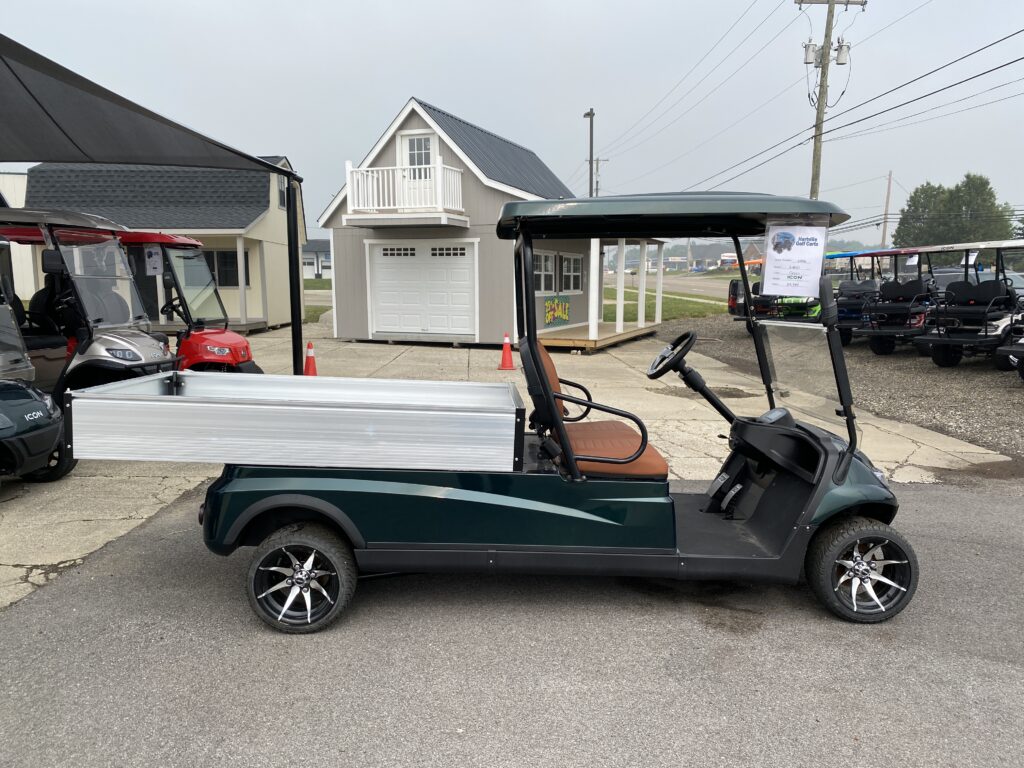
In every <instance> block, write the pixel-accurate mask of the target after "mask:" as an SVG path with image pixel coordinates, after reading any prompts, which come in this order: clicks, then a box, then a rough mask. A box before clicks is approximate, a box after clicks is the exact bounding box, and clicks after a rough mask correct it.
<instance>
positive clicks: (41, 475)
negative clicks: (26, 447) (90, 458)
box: [21, 434, 78, 483]
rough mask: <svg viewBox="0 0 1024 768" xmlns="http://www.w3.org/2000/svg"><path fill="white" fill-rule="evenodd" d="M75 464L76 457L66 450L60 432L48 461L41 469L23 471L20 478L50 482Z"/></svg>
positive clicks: (60, 476) (76, 461) (71, 468)
mask: <svg viewBox="0 0 1024 768" xmlns="http://www.w3.org/2000/svg"><path fill="white" fill-rule="evenodd" d="M77 465H78V459H73V458H71V451H69V450H68V447H67V441H65V440H64V435H63V434H61V436H60V441H59V442H58V443H57V447H56V448H54V449H53V453H51V454H50V459H49V463H48V464H47V465H46V466H45V467H43V468H42V469H37V470H35V471H34V472H27V473H25V474H24V475H22V477H21V479H22V480H27V481H28V482H30V483H52V482H53V481H54V480H60V479H61V478H62V477H64V476H66V475H68V474H70V472H71V470H73V469H74V468H75V467H76V466H77Z"/></svg>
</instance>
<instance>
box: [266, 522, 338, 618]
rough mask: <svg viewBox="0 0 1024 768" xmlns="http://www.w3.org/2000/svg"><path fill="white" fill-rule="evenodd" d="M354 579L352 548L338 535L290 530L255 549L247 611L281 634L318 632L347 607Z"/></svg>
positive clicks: (299, 527) (301, 526)
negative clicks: (250, 609)
mask: <svg viewBox="0 0 1024 768" xmlns="http://www.w3.org/2000/svg"><path fill="white" fill-rule="evenodd" d="M356 576H357V573H356V564H355V557H354V556H353V554H352V548H351V547H350V546H349V545H348V544H347V543H346V542H345V541H343V540H342V539H341V538H340V537H339V536H338V535H337V534H336V533H334V531H332V530H330V529H329V528H326V527H324V526H322V525H315V524H310V523H297V524H295V525H288V526H285V527H284V528H281V529H279V530H277V531H276V532H275V533H273V534H271V535H270V536H268V537H267V538H266V539H264V541H263V543H262V544H260V545H259V546H258V547H257V548H256V553H255V554H254V555H253V558H252V563H251V565H250V566H249V573H248V577H247V580H246V585H247V592H248V595H249V605H250V606H252V609H253V611H255V612H256V615H257V616H259V617H260V619H261V620H262V621H264V622H265V623H266V624H268V625H270V626H271V627H273V628H274V629H276V630H278V631H280V632H288V633H291V634H304V633H309V632H316V631H318V630H321V629H323V628H324V627H326V626H327V625H328V624H330V623H331V622H333V621H335V620H336V619H337V618H338V617H339V616H340V615H341V614H342V612H343V611H344V610H345V608H347V607H348V604H349V603H350V602H351V601H352V594H353V593H354V592H355V589H356Z"/></svg>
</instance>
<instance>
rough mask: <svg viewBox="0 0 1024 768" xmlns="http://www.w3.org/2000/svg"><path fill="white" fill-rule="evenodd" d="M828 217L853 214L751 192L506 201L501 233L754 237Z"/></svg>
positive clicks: (822, 204)
mask: <svg viewBox="0 0 1024 768" xmlns="http://www.w3.org/2000/svg"><path fill="white" fill-rule="evenodd" d="M775 217H780V218H793V217H808V218H809V219H818V218H821V217H825V218H827V220H828V225H829V226H834V225H836V224H841V223H842V222H844V221H846V220H847V219H848V218H850V217H849V215H848V214H846V213H845V212H844V211H843V210H842V209H841V208H839V207H838V206H835V205H833V204H832V203H828V202H825V201H823V200H808V199H806V198H802V197H779V196H776V195H765V194H759V193H750V192H674V193H668V194H650V195H623V196H621V197H592V198H580V199H570V200H529V201H522V202H512V203H505V205H504V206H503V207H502V209H501V218H500V220H499V221H498V237H500V238H503V239H505V240H511V239H514V238H515V237H516V236H517V235H518V234H519V232H520V230H523V231H526V232H529V234H530V235H531V236H532V237H537V238H545V237H553V238H558V237H564V238H592V237H638V236H640V237H732V236H736V237H750V236H755V235H763V234H764V232H765V229H766V228H767V225H768V222H769V220H771V219H773V218H775Z"/></svg>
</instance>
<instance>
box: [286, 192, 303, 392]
mask: <svg viewBox="0 0 1024 768" xmlns="http://www.w3.org/2000/svg"><path fill="white" fill-rule="evenodd" d="M286 178H287V179H288V294H289V297H290V304H291V311H292V373H293V374H294V375H296V376H301V375H302V368H303V359H302V358H303V350H302V261H301V260H300V259H299V203H298V198H297V195H296V194H295V185H296V184H297V183H298V182H297V181H296V180H295V178H294V177H292V176H286Z"/></svg>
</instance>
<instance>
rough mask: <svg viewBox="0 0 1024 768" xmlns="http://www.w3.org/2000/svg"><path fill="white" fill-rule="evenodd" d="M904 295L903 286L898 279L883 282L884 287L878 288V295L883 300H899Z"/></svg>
mask: <svg viewBox="0 0 1024 768" xmlns="http://www.w3.org/2000/svg"><path fill="white" fill-rule="evenodd" d="M902 295H903V286H902V285H900V283H899V281H898V280H889V281H888V282H885V283H882V287H881V288H879V289H878V297H879V298H880V299H881V300H882V301H899V300H900V297H901V296H902Z"/></svg>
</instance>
